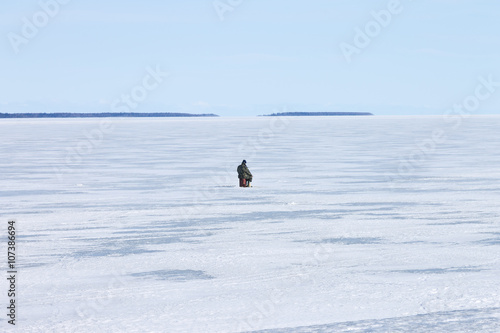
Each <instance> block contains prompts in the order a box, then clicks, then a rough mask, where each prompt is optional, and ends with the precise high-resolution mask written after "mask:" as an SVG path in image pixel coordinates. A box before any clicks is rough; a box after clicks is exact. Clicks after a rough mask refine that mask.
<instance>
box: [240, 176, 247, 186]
mask: <svg viewBox="0 0 500 333" xmlns="http://www.w3.org/2000/svg"><path fill="white" fill-rule="evenodd" d="M240 187H247V180H246V179H245V178H240Z"/></svg>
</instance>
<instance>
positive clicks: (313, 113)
mask: <svg viewBox="0 0 500 333" xmlns="http://www.w3.org/2000/svg"><path fill="white" fill-rule="evenodd" d="M264 116H265V117H278V116H373V114H372V113H369V112H281V113H271V114H266V115H264Z"/></svg>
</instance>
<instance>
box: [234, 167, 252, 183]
mask: <svg viewBox="0 0 500 333" xmlns="http://www.w3.org/2000/svg"><path fill="white" fill-rule="evenodd" d="M236 170H237V171H238V178H243V179H246V180H249V181H252V173H251V172H250V170H248V167H247V165H246V164H245V163H241V164H240V165H238V169H236Z"/></svg>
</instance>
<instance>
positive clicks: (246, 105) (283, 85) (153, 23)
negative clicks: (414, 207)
mask: <svg viewBox="0 0 500 333" xmlns="http://www.w3.org/2000/svg"><path fill="white" fill-rule="evenodd" d="M43 4H46V5H43ZM43 7H45V9H44V8H43ZM499 13H500V2H497V1H493V0H490V1H487V0H476V1H472V0H468V1H466V0H455V1H453V0H413V1H411V0H400V1H397V0H383V1H379V0H372V1H368V0H360V1H354V0H351V1H348V0H329V1H327V0H313V1H305V0H267V1H266V0H215V1H213V0H185V1H178V0H177V1H174V0H155V1H153V0H149V1H148V0H146V1H132V0H120V1H118V0H107V1H96V0H85V1H79V0H40V1H32V0H25V1H2V2H1V3H0V36H1V42H0V64H1V65H0V66H1V67H0V68H1V75H0V91H1V92H0V112H56V111H57V112H61V111H69V112H113V111H133V112H192V113H217V114H219V115H223V116H240V115H245V116H251V115H259V114H268V113H272V112H282V111H366V112H372V113H375V114H381V115H382V114H394V115H407V114H437V115H439V114H443V113H445V112H446V110H448V109H450V108H451V107H453V105H455V104H457V103H458V104H460V103H464V101H466V102H468V103H470V104H469V107H470V109H471V111H470V113H471V114H473V113H476V114H500V86H499V85H500V84H494V83H493V84H490V85H489V86H488V87H484V86H481V85H484V80H486V81H488V80H489V81H490V82H491V81H493V82H500V62H499V61H498V60H500V38H499V37H500V20H499V19H498V17H499ZM222 18H223V19H222ZM370 29H371V30H370ZM359 31H361V33H360V32H359ZM346 45H349V46H346ZM341 46H342V47H341ZM346 50H349V52H351V53H349V52H347V51H346ZM346 52H347V53H346ZM348 60H349V61H348ZM155 71H157V72H158V71H159V72H160V73H162V72H168V73H169V75H168V76H164V75H163V74H156V78H155V75H152V74H151V73H152V72H155ZM480 77H482V78H483V80H482V81H481V80H480V79H479V78H480ZM482 82H483V83H482ZM478 89H479V91H480V96H481V98H476V97H474V96H476V95H477V92H478ZM127 95H128V96H129V97H128V101H127V97H126V96H127ZM475 101H476V102H478V104H477V105H474V102H475ZM466 102H465V103H466Z"/></svg>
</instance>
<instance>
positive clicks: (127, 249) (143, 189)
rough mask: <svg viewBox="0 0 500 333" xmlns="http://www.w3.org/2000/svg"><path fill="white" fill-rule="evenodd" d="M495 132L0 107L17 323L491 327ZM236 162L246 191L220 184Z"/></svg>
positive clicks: (496, 314)
mask: <svg viewBox="0 0 500 333" xmlns="http://www.w3.org/2000/svg"><path fill="white" fill-rule="evenodd" d="M499 129H500V117H498V116H488V117H487V116H484V117H479V116H476V117H469V118H464V119H456V118H455V119H444V118H443V117H438V116H436V117H379V116H376V117H326V118H323V117H292V118H269V117H256V118H206V119H194V118H182V119H181V118H145V119H142V118H141V119H139V118H134V119H115V118H109V119H107V120H106V121H105V122H103V120H102V119H59V120H55V119H9V120H7V119H2V120H1V121H0V133H1V134H0V135H1V139H2V145H1V146H0V149H1V156H2V159H1V160H0V172H1V174H2V177H1V179H2V182H1V185H2V187H1V189H0V200H1V208H0V211H1V215H0V216H1V218H2V219H3V225H4V230H3V231H2V232H3V235H4V236H2V238H1V239H2V247H3V248H4V249H6V247H7V221H8V220H9V219H15V220H16V227H17V263H16V264H17V270H18V281H17V289H18V294H17V298H16V304H17V306H18V308H17V323H16V328H17V330H18V331H19V332H122V331H128V332H242V331H259V330H264V331H265V332H367V331H369V332H395V331H400V332H452V331H454V332H468V331H469V332H498V331H499V330H500V284H499V282H498V281H499V279H498V276H500V256H499V253H500V252H499V250H500V209H499V208H498V206H499V204H498V203H499V202H500V137H499ZM243 159H246V160H247V162H248V163H247V165H248V167H249V169H250V170H251V171H252V173H253V175H254V182H253V185H254V187H252V188H239V187H237V186H236V185H237V182H238V179H237V174H236V167H237V166H238V164H240V163H241V160H243ZM4 253H5V251H4ZM6 261H7V258H6V257H5V258H4V259H1V262H2V266H1V267H2V269H3V271H4V274H6V271H7V267H6ZM2 281H3V282H2V284H1V285H0V288H2V289H1V291H0V292H1V293H2V295H4V296H2V307H3V308H4V309H5V306H7V302H8V300H7V297H6V291H7V289H8V285H7V283H8V281H6V279H2ZM1 318H2V319H1V322H0V326H1V327H2V328H1V329H0V331H3V330H4V329H9V328H10V326H11V325H9V324H8V323H7V320H8V317H6V316H5V314H4V315H3V316H2V317H1Z"/></svg>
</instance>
